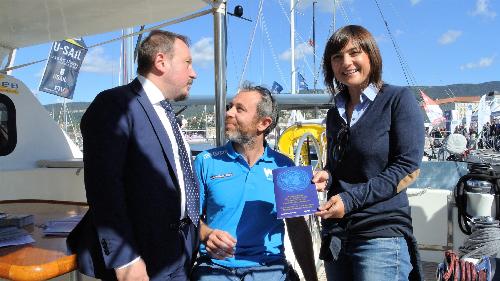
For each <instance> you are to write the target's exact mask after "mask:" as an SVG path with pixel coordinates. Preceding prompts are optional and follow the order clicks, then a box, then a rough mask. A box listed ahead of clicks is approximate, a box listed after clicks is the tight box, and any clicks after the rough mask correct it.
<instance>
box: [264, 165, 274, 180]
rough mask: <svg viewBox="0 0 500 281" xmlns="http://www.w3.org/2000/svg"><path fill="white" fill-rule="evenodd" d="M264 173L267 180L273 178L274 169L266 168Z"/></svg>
mask: <svg viewBox="0 0 500 281" xmlns="http://www.w3.org/2000/svg"><path fill="white" fill-rule="evenodd" d="M264 175H266V178H267V180H271V181H272V180H273V170H272V169H269V168H264Z"/></svg>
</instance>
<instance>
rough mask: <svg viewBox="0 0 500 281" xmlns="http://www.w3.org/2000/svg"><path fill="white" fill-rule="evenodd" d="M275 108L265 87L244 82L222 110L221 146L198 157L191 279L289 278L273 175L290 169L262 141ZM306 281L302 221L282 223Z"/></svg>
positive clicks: (310, 275) (308, 245)
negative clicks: (196, 252) (196, 246)
mask: <svg viewBox="0 0 500 281" xmlns="http://www.w3.org/2000/svg"><path fill="white" fill-rule="evenodd" d="M277 119H278V110H277V106H276V103H275V101H274V99H273V97H272V96H271V93H270V92H269V90H268V89H266V88H264V87H261V86H252V85H249V84H247V85H244V86H243V87H242V89H240V91H239V92H238V94H237V95H236V96H235V97H234V99H233V101H232V102H231V103H230V104H229V106H228V108H227V112H226V128H225V129H226V136H227V138H228V140H229V141H228V142H227V144H226V145H224V146H222V147H218V148H214V149H211V150H208V151H204V152H202V153H200V154H199V155H198V156H197V157H196V160H195V168H196V172H197V174H198V180H199V182H200V206H201V209H202V210H201V214H203V217H202V220H201V222H200V239H201V241H202V245H201V247H200V258H199V259H198V261H197V264H196V265H195V267H194V268H193V273H192V276H191V279H192V280H200V281H215V280H217V281H218V280H245V281H251V280H265V281H273V280H276V281H277V280H296V278H297V277H296V273H295V272H294V270H293V269H292V268H291V266H289V265H288V263H287V261H286V258H285V253H284V243H283V239H284V233H285V226H284V223H283V220H279V219H277V217H276V206H275V200H274V185H273V176H272V170H273V169H276V168H279V167H288V166H293V162H292V161H291V160H290V159H289V158H288V157H286V156H284V155H283V154H280V153H278V152H276V151H274V150H273V149H271V148H270V147H269V146H268V145H267V143H266V141H265V136H267V134H269V132H271V130H272V129H273V128H274V127H275V126H276V123H277ZM285 221H286V224H287V229H288V234H289V237H290V242H291V244H292V248H293V250H294V254H295V256H296V258H297V260H298V262H299V265H300V267H301V269H302V272H303V273H304V277H305V278H306V280H313V281H314V280H317V274H316V270H315V266H314V254H313V249H312V241H311V234H310V232H309V230H308V228H307V225H306V222H305V220H304V218H303V217H298V218H291V219H286V220H285Z"/></svg>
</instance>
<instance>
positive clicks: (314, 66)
mask: <svg viewBox="0 0 500 281" xmlns="http://www.w3.org/2000/svg"><path fill="white" fill-rule="evenodd" d="M316 3H317V2H316V1H313V36H312V48H313V80H314V93H315V94H316V84H317V83H318V79H317V77H316Z"/></svg>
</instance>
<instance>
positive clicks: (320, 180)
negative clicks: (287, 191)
mask: <svg viewBox="0 0 500 281" xmlns="http://www.w3.org/2000/svg"><path fill="white" fill-rule="evenodd" d="M329 178H330V175H329V174H328V172H327V171H317V172H314V177H313V178H312V182H313V183H314V184H315V185H316V190H317V191H319V192H323V191H325V189H326V187H327V184H328V179H329Z"/></svg>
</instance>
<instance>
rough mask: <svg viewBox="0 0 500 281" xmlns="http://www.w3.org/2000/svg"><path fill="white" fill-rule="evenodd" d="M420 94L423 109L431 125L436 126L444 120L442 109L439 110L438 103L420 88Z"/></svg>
mask: <svg viewBox="0 0 500 281" xmlns="http://www.w3.org/2000/svg"><path fill="white" fill-rule="evenodd" d="M420 95H421V96H422V99H423V100H424V104H423V106H424V110H425V113H426V114H427V117H428V118H429V121H430V122H431V124H432V125H433V126H437V125H439V124H441V123H442V122H444V121H445V118H444V117H443V111H442V110H441V108H440V107H439V105H438V104H437V103H436V102H435V101H434V100H433V99H431V98H430V97H429V96H427V95H426V94H425V93H424V92H423V91H422V90H420Z"/></svg>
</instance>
